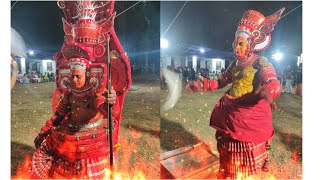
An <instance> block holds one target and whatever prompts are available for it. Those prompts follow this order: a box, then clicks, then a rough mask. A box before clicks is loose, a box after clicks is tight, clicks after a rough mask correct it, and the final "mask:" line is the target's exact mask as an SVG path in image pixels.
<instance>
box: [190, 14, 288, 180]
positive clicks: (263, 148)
mask: <svg viewBox="0 0 320 180" xmlns="http://www.w3.org/2000/svg"><path fill="white" fill-rule="evenodd" d="M283 11H284V8H282V9H280V10H279V11H278V12H276V13H274V14H272V15H270V16H268V17H265V16H264V15H263V14H261V13H260V12H257V11H255V10H248V11H246V12H245V13H244V15H243V16H242V18H241V20H240V22H239V25H238V28H237V30H236V33H235V39H234V42H233V49H234V56H235V59H236V60H235V61H232V62H231V63H230V65H229V66H228V68H227V69H226V71H225V72H224V73H223V74H222V75H221V80H220V81H219V88H223V87H225V86H227V85H228V84H230V83H231V87H230V89H229V90H228V91H227V92H226V93H225V94H224V96H223V97H222V98H221V99H220V100H219V101H218V102H217V103H216V104H215V107H214V109H213V111H212V114H211V119H210V126H211V127H213V128H215V129H216V135H215V136H216V139H217V149H218V151H219V158H220V169H219V173H218V178H231V179H235V178H239V177H248V176H250V175H253V174H255V173H256V172H258V171H259V170H261V169H262V170H264V171H268V159H269V155H268V150H270V149H271V144H270V143H271V139H272V137H273V134H274V129H273V126H272V109H273V108H275V107H276V104H275V102H274V101H275V99H276V98H277V97H278V96H279V95H280V94H281V91H282V88H281V85H280V82H279V81H278V80H277V74H276V72H275V69H274V67H273V66H272V64H271V63H270V62H269V61H268V59H267V58H266V57H262V56H259V55H257V54H256V53H257V52H262V51H265V50H266V49H267V48H268V46H269V45H270V43H271V32H272V31H273V30H274V27H275V25H276V23H277V21H278V20H279V19H280V17H281V14H282V13H283ZM187 88H189V89H190V90H192V91H195V90H197V88H195V83H189V84H188V85H187Z"/></svg>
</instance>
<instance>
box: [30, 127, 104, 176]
mask: <svg viewBox="0 0 320 180" xmlns="http://www.w3.org/2000/svg"><path fill="white" fill-rule="evenodd" d="M108 159H109V145H108V138H107V135H106V132H105V129H104V128H103V129H101V130H99V131H95V132H90V133H84V134H81V133H79V134H74V135H72V134H63V133H61V132H56V131H54V132H53V133H52V134H51V135H50V136H49V137H48V138H47V140H46V141H45V142H44V143H42V145H41V147H40V148H38V149H37V150H36V151H35V153H34V154H33V157H32V163H31V168H30V172H31V174H32V177H33V178H34V179H39V178H45V179H47V178H59V179H61V178H74V179H84V178H89V179H102V178H103V177H105V173H106V172H105V171H106V169H105V168H107V166H108V165H109V163H108Z"/></svg>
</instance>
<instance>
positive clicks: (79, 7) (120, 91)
mask: <svg viewBox="0 0 320 180" xmlns="http://www.w3.org/2000/svg"><path fill="white" fill-rule="evenodd" d="M58 6H59V7H60V9H62V11H63V13H64V18H62V22H63V30H64V32H65V36H64V44H63V46H62V48H61V51H59V52H58V53H56V54H55V56H54V58H55V60H56V61H57V71H56V81H57V90H56V92H55V95H54V97H53V105H52V107H53V111H54V110H55V107H56V106H57V104H58V102H57V97H59V96H60V94H61V93H63V92H68V93H70V91H71V92H72V93H78V94H80V93H81V94H80V95H83V94H84V93H86V95H92V96H93V95H95V94H96V93H101V92H102V91H104V89H105V88H107V86H106V85H107V81H106V79H107V75H108V72H107V71H108V70H107V69H108V68H107V66H108V63H107V54H108V52H107V48H106V45H107V43H108V41H109V49H110V52H109V54H110V56H111V84H112V86H113V89H114V90H115V91H116V93H117V104H118V105H119V110H118V111H119V112H120V113H117V115H116V117H113V118H114V120H115V121H116V122H117V123H116V124H115V126H116V127H115V130H114V131H113V134H114V136H113V139H114V142H115V143H114V144H116V143H117V140H118V133H119V128H120V120H121V114H122V107H123V102H124V95H125V94H126V92H128V90H129V88H130V86H131V68H130V61H129V58H128V57H127V56H126V55H125V53H124V50H123V49H122V46H121V44H120V42H119V40H118V37H117V35H116V33H115V30H114V27H113V24H114V19H115V15H116V14H115V13H114V12H113V8H114V1H113V0H112V1H91V0H80V1H62V0H59V1H58ZM77 59H85V60H88V61H89V62H91V64H90V65H89V66H86V70H87V73H86V75H87V83H86V85H85V86H84V87H83V88H82V89H81V90H78V89H75V90H73V88H72V87H71V88H70V87H69V86H70V83H69V82H68V81H69V80H68V78H69V76H70V64H72V63H70V62H69V61H70V60H71V62H74V61H75V60H77Z"/></svg>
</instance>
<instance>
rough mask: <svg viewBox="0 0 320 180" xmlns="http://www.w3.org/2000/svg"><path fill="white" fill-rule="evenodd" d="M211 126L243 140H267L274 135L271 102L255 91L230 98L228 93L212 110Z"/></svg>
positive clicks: (260, 141)
mask: <svg viewBox="0 0 320 180" xmlns="http://www.w3.org/2000/svg"><path fill="white" fill-rule="evenodd" d="M210 126H211V127H213V128H215V129H217V130H218V131H221V132H223V133H225V134H227V135H229V136H230V137H231V138H233V139H235V140H238V141H241V142H254V143H256V144H259V143H262V142H266V141H268V140H269V139H270V137H271V136H272V135H273V131H274V129H273V127H272V112H271V107H270V104H269V103H268V102H267V101H266V100H265V99H261V98H260V97H258V96H257V95H255V94H254V93H250V94H246V95H243V96H241V97H239V98H235V99H230V98H229V97H228V95H227V94H225V96H223V97H222V98H221V99H220V101H218V102H217V103H216V105H215V107H214V109H213V111H212V114H211V119H210Z"/></svg>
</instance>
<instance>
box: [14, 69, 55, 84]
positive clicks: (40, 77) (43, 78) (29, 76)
mask: <svg viewBox="0 0 320 180" xmlns="http://www.w3.org/2000/svg"><path fill="white" fill-rule="evenodd" d="M52 81H55V74H54V72H45V73H44V74H43V73H38V72H36V71H31V72H29V73H24V74H22V73H21V72H19V73H18V75H17V82H18V83H22V84H29V83H42V82H52Z"/></svg>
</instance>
